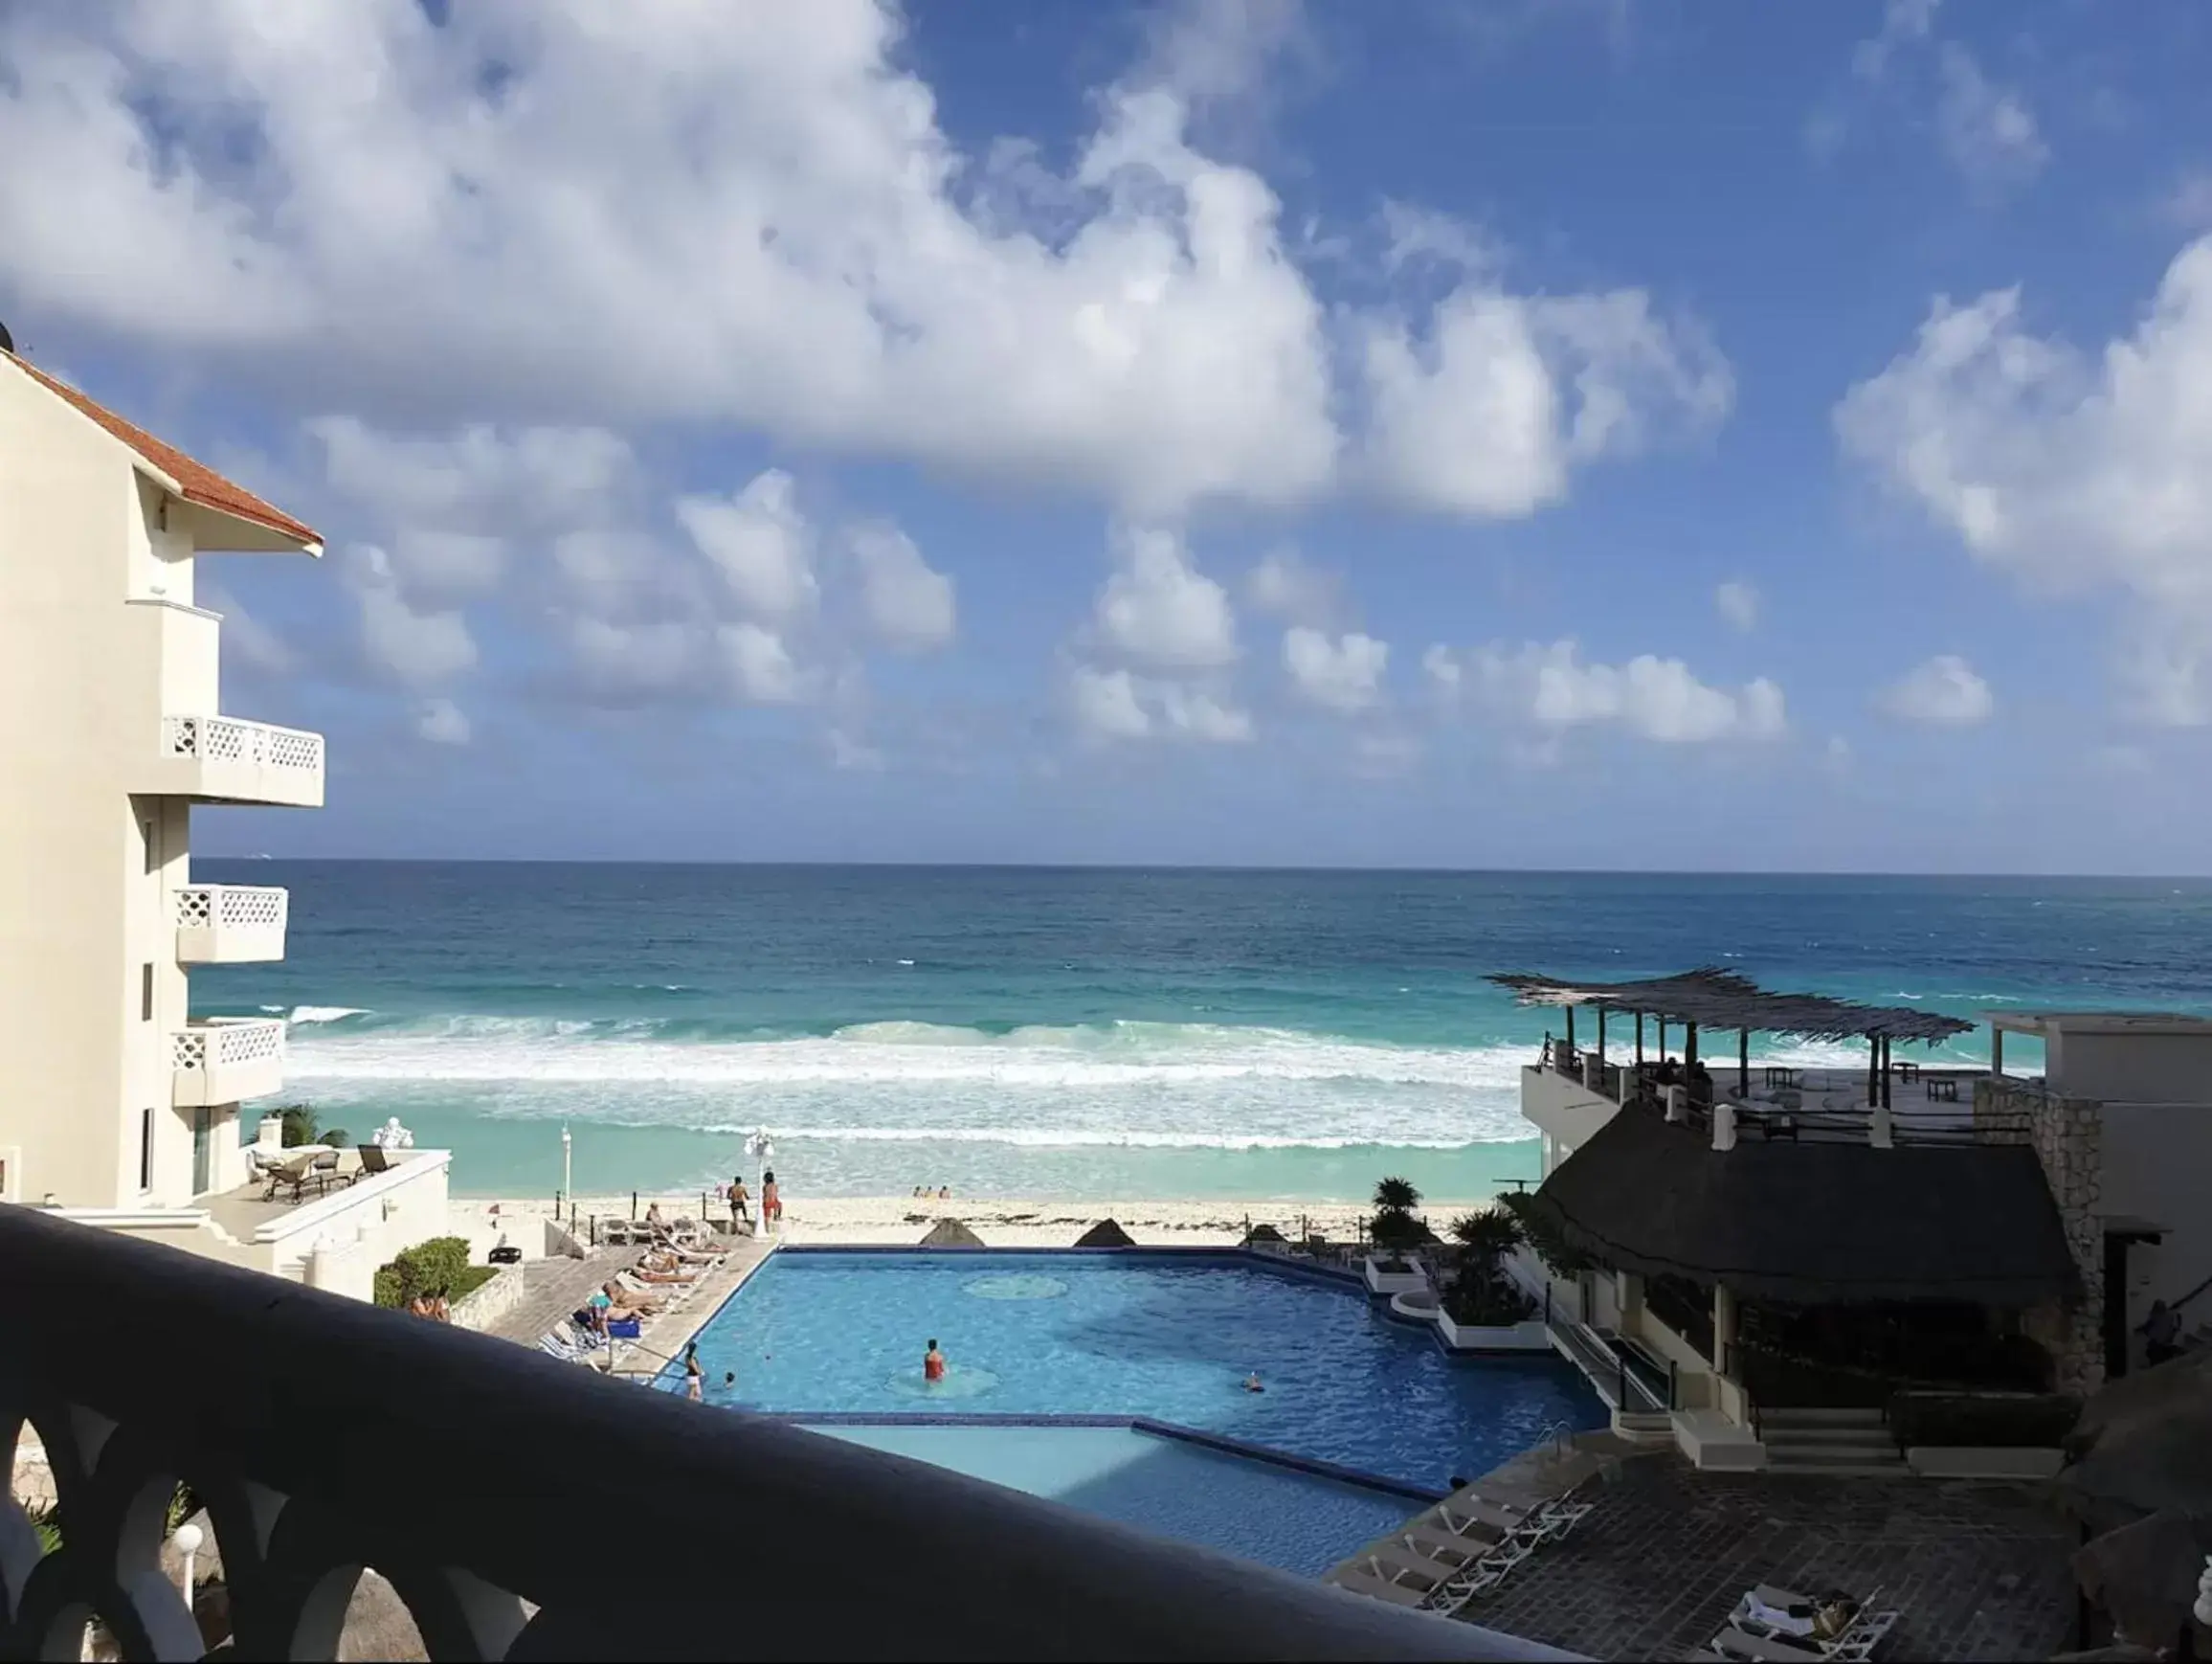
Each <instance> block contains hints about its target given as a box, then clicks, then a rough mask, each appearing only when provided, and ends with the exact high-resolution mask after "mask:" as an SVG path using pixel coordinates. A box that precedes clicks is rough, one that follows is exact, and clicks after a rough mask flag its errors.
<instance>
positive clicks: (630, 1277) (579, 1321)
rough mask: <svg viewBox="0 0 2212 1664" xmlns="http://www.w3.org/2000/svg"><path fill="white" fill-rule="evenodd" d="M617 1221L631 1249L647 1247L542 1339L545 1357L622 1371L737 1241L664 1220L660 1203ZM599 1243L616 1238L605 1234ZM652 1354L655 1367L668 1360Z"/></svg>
mask: <svg viewBox="0 0 2212 1664" xmlns="http://www.w3.org/2000/svg"><path fill="white" fill-rule="evenodd" d="M618 1223H619V1224H621V1225H622V1226H624V1230H623V1232H622V1234H623V1237H624V1238H625V1239H626V1246H630V1247H641V1248H643V1250H644V1251H643V1252H641V1253H640V1254H639V1255H638V1256H637V1258H636V1259H635V1260H634V1261H632V1262H631V1263H630V1265H629V1266H627V1267H626V1268H623V1269H619V1270H615V1271H614V1275H613V1276H612V1277H610V1278H608V1279H606V1280H605V1281H604V1282H602V1283H601V1284H600V1286H599V1287H598V1288H597V1289H596V1290H595V1291H593V1292H592V1293H590V1294H588V1295H587V1296H586V1297H585V1299H584V1303H583V1304H581V1305H579V1306H578V1307H577V1308H576V1309H575V1310H574V1311H572V1312H571V1313H570V1315H567V1316H565V1317H562V1318H560V1319H559V1320H557V1321H556V1322H554V1323H553V1324H552V1326H551V1327H550V1328H548V1329H547V1330H546V1331H545V1332H544V1333H543V1334H541V1335H540V1336H539V1337H538V1341H537V1347H538V1350H539V1351H540V1352H543V1353H545V1354H546V1355H547V1357H548V1358H558V1359H560V1360H563V1361H564V1362H570V1363H587V1364H590V1365H592V1367H593V1368H598V1369H604V1370H606V1371H608V1372H609V1373H614V1372H617V1371H619V1370H621V1369H622V1368H623V1366H624V1365H625V1364H626V1363H628V1362H629V1361H630V1360H631V1358H632V1356H633V1355H634V1354H635V1353H637V1352H640V1351H643V1350H644V1348H643V1347H642V1346H641V1345H640V1342H641V1341H642V1340H643V1338H644V1336H645V1330H646V1325H647V1324H649V1323H651V1322H652V1321H653V1320H654V1319H656V1318H659V1317H662V1316H667V1315H674V1314H676V1313H678V1312H680V1311H681V1309H682V1308H683V1307H684V1306H685V1305H686V1304H687V1303H688V1302H690V1301H691V1300H692V1299H693V1298H694V1297H695V1296H697V1295H698V1293H700V1291H701V1290H702V1289H703V1288H704V1286H705V1282H706V1279H707V1275H708V1273H710V1272H712V1271H714V1270H719V1269H720V1268H721V1267H722V1265H723V1264H724V1262H725V1261H726V1259H727V1258H728V1257H729V1255H730V1253H731V1252H732V1251H734V1244H723V1243H721V1242H719V1241H718V1240H717V1239H716V1237H715V1236H714V1234H713V1233H712V1232H711V1231H709V1230H708V1229H707V1227H706V1226H704V1225H703V1224H702V1223H700V1222H699V1221H697V1220H693V1219H687V1218H676V1219H663V1218H662V1217H661V1216H660V1210H659V1206H658V1204H657V1205H655V1206H654V1207H653V1208H652V1209H650V1210H649V1211H648V1212H647V1214H646V1216H645V1218H643V1219H640V1220H635V1221H627V1220H626V1221H621V1222H618ZM602 1240H611V1239H609V1238H608V1237H607V1236H606V1233H605V1232H604V1231H602ZM649 1356H650V1357H652V1358H653V1359H655V1360H658V1361H657V1364H656V1367H658V1363H664V1362H666V1361H667V1359H666V1358H665V1357H664V1356H663V1355H662V1354H661V1353H651V1354H649ZM644 1373H645V1374H646V1375H651V1374H652V1373H654V1371H653V1370H651V1369H649V1370H646V1371H645V1372H644Z"/></svg>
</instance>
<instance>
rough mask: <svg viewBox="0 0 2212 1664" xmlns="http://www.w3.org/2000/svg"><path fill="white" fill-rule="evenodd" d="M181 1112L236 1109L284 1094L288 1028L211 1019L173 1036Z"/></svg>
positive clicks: (270, 1021)
mask: <svg viewBox="0 0 2212 1664" xmlns="http://www.w3.org/2000/svg"><path fill="white" fill-rule="evenodd" d="M169 1058H170V1067H171V1068H172V1070H173V1071H174V1072H173V1081H174V1085H173V1089H172V1091H171V1095H170V1098H169V1101H170V1102H171V1103H172V1104H174V1105H175V1106H176V1107H177V1108H178V1109H190V1110H196V1109H201V1108H204V1107H206V1106H208V1105H211V1104H235V1103H238V1102H240V1101H242V1100H244V1099H246V1098H260V1097H267V1096H268V1095H269V1094H270V1093H271V1092H276V1091H283V1088H284V1023H283V1020H282V1019H281V1018H277V1017H211V1018H209V1019H208V1020H207V1021H206V1022H204V1023H190V1024H188V1025H186V1026H185V1027H183V1028H176V1029H171V1030H170V1031H169Z"/></svg>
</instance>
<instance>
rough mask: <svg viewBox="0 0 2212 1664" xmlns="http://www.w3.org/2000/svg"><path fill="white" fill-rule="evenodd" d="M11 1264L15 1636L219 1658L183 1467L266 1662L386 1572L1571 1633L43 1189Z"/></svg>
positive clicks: (439, 1629) (1425, 1629) (737, 1607)
mask: <svg viewBox="0 0 2212 1664" xmlns="http://www.w3.org/2000/svg"><path fill="white" fill-rule="evenodd" d="M0 1264H5V1265H6V1266H8V1267H9V1269H10V1274H11V1278H13V1279H14V1280H15V1282H16V1283H17V1284H18V1285H19V1286H21V1287H25V1288H38V1289H47V1290H52V1291H58V1292H59V1293H57V1294H56V1297H55V1298H53V1299H51V1300H48V1301H46V1302H44V1303H43V1305H42V1307H41V1310H40V1315H39V1317H38V1321H37V1337H36V1344H25V1345H15V1346H6V1347H0V1457H5V1458H7V1461H8V1463H9V1464H12V1460H13V1455H14V1449H15V1441H16V1438H17V1435H18V1433H19V1432H20V1431H21V1430H22V1428H23V1426H24V1424H25V1423H26V1422H28V1424H29V1426H30V1428H32V1429H34V1432H35V1435H36V1436H37V1437H38V1438H39V1439H41V1440H42V1441H43V1443H44V1445H45V1449H46V1453H47V1456H48V1459H49V1461H50V1463H51V1465H52V1468H53V1473H54V1478H55V1490H56V1495H57V1496H58V1524H59V1531H60V1544H61V1545H60V1547H59V1548H57V1549H56V1550H55V1551H53V1552H51V1553H48V1554H45V1555H44V1556H43V1557H42V1556H41V1555H40V1554H39V1552H38V1545H37V1542H36V1540H35V1538H34V1534H33V1532H32V1530H31V1527H30V1525H29V1523H28V1522H27V1521H26V1519H25V1518H24V1516H23V1513H22V1511H21V1510H20V1509H19V1508H18V1507H16V1506H15V1504H14V1503H13V1502H12V1501H11V1500H8V1499H6V1498H4V1497H0V1657H8V1658H34V1657H48V1658H54V1657H63V1658H75V1657H77V1656H78V1655H79V1649H80V1647H81V1645H82V1641H83V1636H84V1628H85V1624H86V1622H87V1621H88V1620H90V1619H92V1618H95V1617H97V1618H98V1619H99V1621H100V1622H101V1624H102V1625H104V1627H105V1628H106V1629H107V1630H108V1631H109V1632H110V1634H111V1635H112V1636H113V1637H114V1639H115V1641H116V1642H117V1644H118V1645H119V1646H120V1648H121V1650H122V1653H123V1656H124V1657H126V1658H196V1657H199V1656H200V1655H201V1653H202V1650H203V1648H204V1646H206V1645H207V1644H208V1643H207V1642H205V1641H204V1640H203V1637H202V1632H201V1630H200V1629H199V1628H198V1626H197V1625H196V1624H195V1621H194V1619H193V1617H192V1615H191V1614H190V1613H189V1612H188V1611H187V1609H186V1607H185V1602H184V1599H183V1597H182V1595H181V1594H180V1593H179V1592H178V1589H177V1587H176V1585H174V1584H173V1583H171V1582H170V1581H169V1580H168V1579H167V1578H165V1577H164V1576H163V1575H162V1573H161V1571H160V1569H159V1560H158V1556H159V1553H160V1549H161V1544H162V1533H163V1527H164V1521H163V1515H164V1510H165V1508H166V1506H167V1504H168V1500H169V1498H170V1497H171V1495H173V1494H174V1493H175V1490H176V1487H177V1486H178V1485H179V1484H180V1483H182V1484H183V1485H185V1486H187V1487H189V1489H190V1493H191V1495H193V1496H195V1497H196V1498H198V1499H199V1500H200V1502H201V1503H203V1504H204V1505H205V1507H206V1508H207V1511H208V1516H209V1519H210V1522H211V1524H212V1530H213V1535H214V1539H215V1543H216V1547H217V1550H218V1552H219V1555H220V1559H221V1563H222V1569H223V1577H224V1583H225V1587H226V1590H227V1605H228V1618H227V1624H228V1628H229V1630H230V1636H231V1639H230V1646H229V1652H228V1653H227V1654H226V1655H230V1656H236V1657H241V1658H330V1657H333V1656H335V1652H336V1648H337V1646H338V1641H339V1636H340V1631H341V1629H342V1627H343V1624H344V1620H345V1614H346V1601H347V1599H348V1596H349V1595H350V1593H351V1591H352V1589H353V1586H354V1584H355V1582H356V1580H357V1579H358V1577H359V1575H360V1573H361V1570H362V1568H363V1567H365V1566H373V1567H375V1568H376V1569H377V1570H378V1571H379V1572H380V1573H382V1574H383V1575H384V1576H385V1577H386V1578H387V1579H389V1580H390V1582H391V1586H392V1589H393V1591H394V1592H395V1593H396V1595H397V1596H398V1597H399V1599H400V1600H401V1601H402V1602H403V1603H404V1604H405V1605H406V1607H407V1608H408V1610H409V1611H410V1612H411V1613H412V1615H413V1618H414V1620H415V1623H416V1626H417V1628H418V1629H419V1630H420V1632H421V1634H422V1637H423V1642H424V1646H425V1649H426V1651H427V1652H428V1653H429V1655H430V1656H431V1657H433V1658H440V1659H442V1658H503V1659H517V1660H522V1659H555V1658H671V1659H673V1658H684V1659H696V1658H726V1657H731V1656H735V1655H739V1654H741V1653H742V1654H744V1655H748V1656H757V1657H765V1658H897V1657H915V1658H922V1657H932V1658H964V1659H997V1658H1006V1659H1055V1658H1146V1659H1184V1658H1194V1659H1195V1658H1221V1659H1242V1658H1347V1659H1349V1658H1477V1659H1559V1658H1566V1657H1569V1656H1570V1655H1569V1654H1566V1653H1558V1652H1555V1651H1553V1649H1550V1648H1546V1647H1541V1646H1538V1645H1536V1644H1534V1643H1531V1642H1526V1641H1521V1640H1518V1639H1516V1638H1514V1637H1512V1636H1508V1635H1502V1634H1498V1633H1496V1632H1494V1631H1491V1630H1483V1629H1480V1628H1478V1627H1476V1626H1474V1625H1471V1624H1463V1623H1459V1622H1456V1621H1453V1620H1447V1619H1441V1618H1436V1617H1431V1616H1426V1615H1423V1614H1421V1613H1418V1612H1410V1611H1403V1610H1399V1609H1397V1608H1392V1607H1388V1606H1384V1605H1382V1604H1380V1603H1378V1602H1373V1601H1368V1600H1364V1599H1362V1598H1360V1597H1358V1596H1354V1595H1350V1594H1345V1593H1343V1592H1341V1591H1338V1590H1335V1589H1331V1588H1329V1587H1326V1586H1324V1585H1321V1584H1318V1583H1314V1582H1309V1581H1307V1580H1304V1579H1300V1578H1294V1577H1291V1576H1289V1575H1287V1574H1285V1573H1282V1572H1278V1571H1273V1570H1270V1569H1268V1568H1265V1567H1262V1566H1258V1565H1252V1564H1248V1563H1244V1562H1241V1561H1237V1560H1232V1559H1229V1558H1226V1557H1224V1556H1221V1555H1218V1554H1214V1553H1211V1552H1208V1551H1206V1550H1203V1549H1198V1548H1194V1547H1191V1546H1188V1545H1186V1544H1181V1543H1173V1542H1169V1541H1166V1540H1161V1539H1156V1538H1153V1537H1151V1536H1148V1535H1146V1534H1143V1533H1141V1532H1137V1531H1133V1530H1130V1529H1128V1528H1127V1527H1124V1526H1120V1525H1116V1524H1113V1523H1111V1522H1109V1521H1106V1520H1103V1519H1098V1518H1092V1517H1090V1516H1087V1515H1084V1514H1080V1513H1077V1512H1076V1511H1074V1510H1072V1509H1069V1508H1065V1507H1062V1506H1060V1505H1059V1504H1056V1503H1052V1502H1046V1501H1042V1500H1039V1499H1038V1498H1035V1497H1031V1496H1025V1495H1018V1494H1017V1493H1014V1492H1011V1491H1006V1490H1001V1489H1000V1488H998V1487H996V1486H994V1485H987V1484H984V1483H982V1482H981V1481H978V1480H974V1479H969V1478H966V1477H963V1476H961V1475H959V1474H955V1473H947V1472H944V1471H942V1470H940V1469H936V1468H930V1467H926V1466H923V1465H921V1464H919V1463H915V1462H911V1461H907V1460H905V1459H903V1458H901V1457H898V1456H893V1455H888V1454H883V1453H879V1452H876V1451H872V1450H861V1449H860V1448H859V1447H857V1446H852V1445H847V1444H841V1443H839V1442H838V1441H836V1440H832V1439H827V1438H823V1437H820V1436H818V1435H816V1434H813V1433H809V1432H805V1431H802V1430H801V1429H799V1428H791V1427H787V1426H784V1425H781V1424H779V1423H775V1422H772V1421H769V1420H765V1419H760V1418H755V1417H751V1416H747V1415H743V1414H740V1413H737V1412H733V1411H728V1410H723V1409H716V1408H709V1407H706V1406H704V1405H695V1404H691V1403H688V1402H686V1401H685V1400H683V1399H681V1398H680V1397H678V1396H676V1395H673V1394H666V1393H659V1392H651V1391H645V1390H641V1389H640V1388H638V1387H637V1386H634V1385H628V1384H625V1383H621V1382H618V1381H614V1380H610V1379H608V1378H607V1377H605V1376H602V1375H599V1374H597V1373H595V1372H593V1371H591V1370H586V1369H582V1368H578V1367H576V1366H574V1365H572V1364H565V1363H560V1362H556V1361H554V1360H550V1359H547V1358H543V1357H540V1356H538V1355H537V1354H535V1353H533V1352H530V1351H527V1350H525V1348H522V1347H519V1346H515V1345H512V1344H509V1343H507V1342H503V1341H499V1340H493V1339H489V1338H485V1337H482V1336H478V1335H472V1334H468V1333H466V1332H464V1331H460V1330H455V1329H450V1328H446V1327H444V1326H442V1325H438V1324H434V1323H427V1322H424V1321H422V1320H420V1319H418V1318H412V1317H408V1316H405V1315H401V1314H399V1313H395V1312H388V1311H381V1310H379V1309H377V1308H375V1307H373V1306H369V1305H367V1304H364V1303H362V1302H358V1301H352V1300H346V1299H342V1298H339V1297H336V1296H334V1295H329V1294H324V1293H319V1292H317V1291H315V1290H311V1289H305V1288H302V1287H300V1286H298V1285H296V1284H292V1283H287V1282H283V1281H280V1280H278V1279H275V1278H270V1277H264V1276H261V1275H258V1274H257V1273H255V1272H251V1271H245V1270H237V1269H235V1268H234V1267H230V1266H225V1265H221V1264H217V1263H214V1262H212V1261H207V1260H201V1259H196V1258H194V1257H192V1256H190V1255H189V1254H184V1253H180V1252H178V1251H177V1250H175V1249H172V1248H159V1247H156V1246H154V1245H151V1244H148V1243H143V1242H137V1241H132V1240H130V1239H127V1238H123V1237H120V1236H115V1235H112V1234H108V1233H104V1232H101V1231H97V1230H92V1229H89V1228H87V1227H84V1226H76V1225H72V1224H69V1223H68V1222H66V1221H63V1220H59V1219H56V1218H53V1217H51V1216H49V1215H46V1214H43V1213H41V1212H39V1211H37V1210H35V1209H29V1208H22V1207H9V1206H0ZM118 1337H123V1338H126V1344H125V1345H124V1346H123V1350H122V1351H120V1352H119V1350H118Z"/></svg>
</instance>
